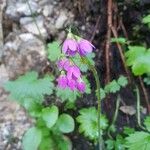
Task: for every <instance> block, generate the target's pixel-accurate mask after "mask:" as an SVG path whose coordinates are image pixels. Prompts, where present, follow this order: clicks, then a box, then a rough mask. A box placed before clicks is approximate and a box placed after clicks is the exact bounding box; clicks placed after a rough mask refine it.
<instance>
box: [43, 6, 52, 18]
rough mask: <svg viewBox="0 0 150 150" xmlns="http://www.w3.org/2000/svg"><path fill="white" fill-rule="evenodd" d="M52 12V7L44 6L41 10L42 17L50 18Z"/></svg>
mask: <svg viewBox="0 0 150 150" xmlns="http://www.w3.org/2000/svg"><path fill="white" fill-rule="evenodd" d="M52 12H53V5H46V6H44V8H43V15H44V16H45V17H48V16H50V15H51V14H52Z"/></svg>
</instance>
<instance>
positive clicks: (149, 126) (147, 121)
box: [144, 116, 150, 131]
mask: <svg viewBox="0 0 150 150" xmlns="http://www.w3.org/2000/svg"><path fill="white" fill-rule="evenodd" d="M144 125H145V127H146V129H147V130H148V131H150V116H147V117H146V118H145V120H144Z"/></svg>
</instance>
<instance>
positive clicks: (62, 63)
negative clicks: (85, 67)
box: [57, 59, 71, 71]
mask: <svg viewBox="0 0 150 150" xmlns="http://www.w3.org/2000/svg"><path fill="white" fill-rule="evenodd" d="M70 65H71V62H70V61H69V60H68V59H61V60H59V61H58V62H57V66H58V68H59V69H60V70H63V69H64V70H66V71H67V70H68V68H69V67H70Z"/></svg>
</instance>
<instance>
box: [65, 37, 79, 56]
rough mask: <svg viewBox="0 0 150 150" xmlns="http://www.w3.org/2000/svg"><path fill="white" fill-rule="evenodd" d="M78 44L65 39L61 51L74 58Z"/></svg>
mask: <svg viewBox="0 0 150 150" xmlns="http://www.w3.org/2000/svg"><path fill="white" fill-rule="evenodd" d="M77 49H78V44H77V41H76V40H74V39H66V40H65V41H64V43H63V47H62V51H63V52H64V53H65V54H67V55H69V56H74V55H75V54H76V53H77Z"/></svg>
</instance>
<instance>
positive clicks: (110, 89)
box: [100, 75, 128, 99]
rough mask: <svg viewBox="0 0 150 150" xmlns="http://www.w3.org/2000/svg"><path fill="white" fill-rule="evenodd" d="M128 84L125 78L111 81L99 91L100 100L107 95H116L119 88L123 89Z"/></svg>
mask: <svg viewBox="0 0 150 150" xmlns="http://www.w3.org/2000/svg"><path fill="white" fill-rule="evenodd" d="M127 84H128V80H127V78H126V77H125V76H122V75H121V76H120V77H119V78H118V79H117V80H112V81H111V82H109V83H108V84H107V85H105V87H104V89H103V88H101V89H100V93H101V99H104V98H105V97H106V95H107V94H110V93H113V94H114V93H117V92H119V91H120V89H121V88H124V87H125V86H126V85H127Z"/></svg>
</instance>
